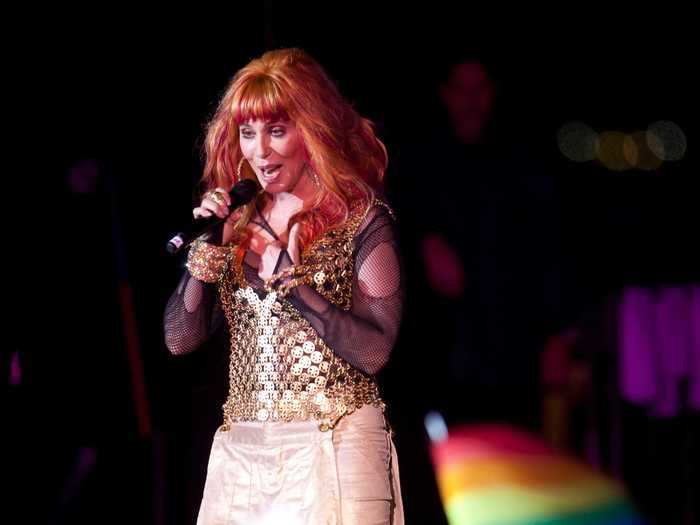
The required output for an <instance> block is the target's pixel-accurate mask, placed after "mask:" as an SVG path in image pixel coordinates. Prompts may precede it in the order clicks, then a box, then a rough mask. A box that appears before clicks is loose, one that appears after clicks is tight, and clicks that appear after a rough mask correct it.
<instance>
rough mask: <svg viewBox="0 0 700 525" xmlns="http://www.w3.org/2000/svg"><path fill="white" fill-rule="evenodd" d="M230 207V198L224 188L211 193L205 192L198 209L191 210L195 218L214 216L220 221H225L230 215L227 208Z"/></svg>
mask: <svg viewBox="0 0 700 525" xmlns="http://www.w3.org/2000/svg"><path fill="white" fill-rule="evenodd" d="M230 205H231V197H230V196H229V194H228V192H227V191H226V190H225V189H224V188H216V189H215V190H213V191H212V192H207V193H205V194H204V197H203V198H202V203H201V204H200V205H199V207H197V208H195V209H194V210H192V214H193V215H194V217H195V218H199V217H204V218H206V217H211V216H212V215H216V216H217V217H219V218H220V219H225V218H226V217H228V216H229V214H230V213H231V211H230V209H229V206H230Z"/></svg>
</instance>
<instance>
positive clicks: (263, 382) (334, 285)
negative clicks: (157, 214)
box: [188, 209, 384, 431]
mask: <svg viewBox="0 0 700 525" xmlns="http://www.w3.org/2000/svg"><path fill="white" fill-rule="evenodd" d="M365 214H366V210H365V209H362V210H355V211H354V212H353V213H351V216H350V218H349V220H348V221H346V222H345V223H344V224H343V225H342V226H341V227H340V228H336V229H334V230H331V231H329V232H326V233H325V234H324V235H323V236H321V237H320V238H319V239H317V240H316V241H314V242H313V243H311V245H310V246H309V247H308V248H307V249H306V250H304V253H303V254H302V255H301V264H300V265H299V266H298V267H297V271H298V272H299V271H300V272H301V273H306V274H308V275H309V279H308V282H309V283H310V286H312V287H313V288H314V289H315V290H316V291H317V292H318V293H320V294H321V295H323V296H324V297H325V298H326V299H327V300H329V301H331V302H332V303H334V304H335V305H336V306H337V307H339V308H342V309H344V310H349V309H350V306H351V304H352V279H353V265H354V260H353V249H354V243H353V239H354V235H355V233H356V231H357V228H358V227H359V225H360V223H361V222H362V220H363V218H364V217H365ZM244 253H245V252H244V250H243V249H241V248H240V247H238V246H212V245H210V244H207V243H204V242H198V243H196V244H195V245H193V247H192V249H191V251H190V255H189V258H188V268H189V270H190V272H191V273H192V275H193V276H194V277H196V278H198V279H200V280H202V281H205V282H218V285H219V293H220V300H221V305H222V307H223V310H224V313H225V315H226V319H227V321H228V325H229V329H230V333H231V360H230V367H229V395H228V399H227V400H226V402H225V403H224V406H223V408H224V428H227V426H228V422H229V421H293V420H308V419H314V420H317V421H319V428H320V429H321V430H324V431H325V430H328V429H331V428H333V427H334V426H335V424H336V423H337V422H338V420H339V419H340V418H341V417H342V416H343V415H345V414H348V413H351V412H353V411H354V410H355V409H357V408H359V407H361V406H363V405H365V404H373V405H375V406H379V407H381V408H384V403H383V402H382V400H381V397H380V395H379V390H378V387H377V383H376V381H375V379H374V377H372V376H369V375H367V374H365V373H363V372H361V371H360V370H358V369H356V368H354V367H353V366H351V365H350V364H349V363H348V362H347V361H345V360H344V359H342V358H341V357H340V356H338V355H336V354H335V353H334V352H333V350H332V349H331V348H329V347H328V345H327V344H326V343H325V342H324V341H323V340H322V339H321V337H319V335H318V333H317V332H316V330H315V329H314V328H313V327H312V326H311V325H310V324H309V322H308V321H307V320H306V319H305V318H304V317H302V315H301V314H300V313H299V311H298V310H297V309H296V308H295V307H294V306H293V304H292V303H291V302H290V301H288V300H287V299H285V298H282V297H280V296H279V294H278V293H277V292H275V291H271V292H269V293H265V292H256V291H255V290H254V289H253V288H251V287H250V286H249V285H248V284H247V283H246V281H245V278H244V275H243V271H242V260H243V256H244Z"/></svg>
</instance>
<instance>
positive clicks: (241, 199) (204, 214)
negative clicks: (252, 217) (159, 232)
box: [166, 179, 259, 254]
mask: <svg viewBox="0 0 700 525" xmlns="http://www.w3.org/2000/svg"><path fill="white" fill-rule="evenodd" d="M258 189H259V187H258V184H257V183H256V182H255V181H254V180H251V179H244V180H242V181H240V182H239V183H237V184H236V185H234V187H233V189H232V190H231V192H230V193H227V192H226V190H225V189H223V188H216V189H215V190H212V191H208V192H207V193H205V194H204V198H203V199H202V202H201V204H200V205H199V206H198V207H196V208H195V209H193V210H192V215H193V217H194V219H195V222H194V224H192V225H191V226H190V228H189V229H188V230H187V231H186V232H179V233H178V234H177V235H175V237H173V238H172V239H170V240H169V241H168V244H167V246H166V250H167V252H168V253H170V254H175V253H177V252H179V251H180V250H181V249H182V248H185V247H187V246H189V245H190V244H191V243H192V241H194V240H195V239H197V238H198V237H200V236H201V235H204V234H205V233H208V232H209V231H211V230H212V229H214V228H215V227H216V226H218V225H220V224H221V223H223V222H224V221H225V220H226V218H227V217H228V216H229V215H230V213H231V212H232V211H233V210H235V209H236V208H239V207H240V206H243V205H244V204H248V203H249V202H250V201H251V200H253V198H254V197H255V195H256V194H257V192H258Z"/></svg>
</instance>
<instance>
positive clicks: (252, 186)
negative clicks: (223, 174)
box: [230, 179, 260, 206]
mask: <svg viewBox="0 0 700 525" xmlns="http://www.w3.org/2000/svg"><path fill="white" fill-rule="evenodd" d="M259 189H260V187H259V186H258V183H257V182H255V181H254V180H253V179H243V180H242V181H240V182H237V183H236V184H234V186H233V188H231V192H230V195H231V200H232V201H235V202H236V203H237V205H238V206H241V205H243V204H247V203H249V202H250V201H251V200H252V199H253V197H255V195H256V194H257V193H258V190H259Z"/></svg>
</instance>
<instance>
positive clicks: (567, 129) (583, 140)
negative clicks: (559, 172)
mask: <svg viewBox="0 0 700 525" xmlns="http://www.w3.org/2000/svg"><path fill="white" fill-rule="evenodd" d="M557 143H558V145H559V151H560V152H561V154H562V155H564V156H565V157H566V158H567V159H569V160H573V161H574V162H587V161H590V160H594V159H595V158H596V157H597V156H598V149H599V147H600V144H599V142H598V134H597V133H596V132H595V130H594V129H593V128H591V127H590V126H588V125H586V124H584V123H583V122H568V123H566V124H564V125H563V126H562V127H561V128H559V131H558V132H557Z"/></svg>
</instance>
